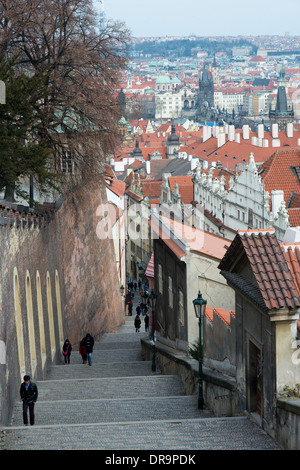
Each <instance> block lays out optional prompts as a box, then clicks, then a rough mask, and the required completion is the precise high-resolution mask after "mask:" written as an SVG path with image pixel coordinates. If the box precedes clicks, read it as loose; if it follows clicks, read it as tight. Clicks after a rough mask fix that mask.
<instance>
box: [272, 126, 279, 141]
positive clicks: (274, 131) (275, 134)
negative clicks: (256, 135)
mask: <svg viewBox="0 0 300 470" xmlns="http://www.w3.org/2000/svg"><path fill="white" fill-rule="evenodd" d="M272 137H273V139H277V138H278V124H272Z"/></svg>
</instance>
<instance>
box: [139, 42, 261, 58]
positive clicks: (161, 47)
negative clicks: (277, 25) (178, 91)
mask: <svg viewBox="0 0 300 470" xmlns="http://www.w3.org/2000/svg"><path fill="white" fill-rule="evenodd" d="M249 45H250V46H251V48H252V51H253V53H256V51H257V47H256V46H253V44H251V43H250V42H248V41H247V40H246V39H233V40H229V39H228V40H216V41H211V40H210V39H209V38H201V39H196V40H194V41H190V40H189V39H173V40H170V41H144V42H141V43H137V44H136V43H135V44H134V45H132V46H131V47H132V49H133V50H134V51H136V52H140V53H143V54H144V55H145V54H150V55H151V56H154V57H169V56H173V57H191V56H192V55H193V49H195V48H197V47H199V48H201V49H202V50H204V51H207V52H208V54H209V55H211V56H212V55H214V54H215V53H216V52H219V51H226V52H227V53H228V54H229V55H231V53H232V48H233V47H235V46H239V47H240V46H249Z"/></svg>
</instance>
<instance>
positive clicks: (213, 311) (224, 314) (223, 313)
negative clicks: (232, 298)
mask: <svg viewBox="0 0 300 470" xmlns="http://www.w3.org/2000/svg"><path fill="white" fill-rule="evenodd" d="M215 315H217V316H218V317H219V318H220V319H221V320H222V321H223V322H224V323H225V325H227V326H228V327H229V328H230V322H231V317H235V312H234V311H232V310H230V312H228V311H227V310H225V309H224V308H214V307H206V309H205V316H206V317H207V319H208V320H209V321H210V323H213V322H214V316H215Z"/></svg>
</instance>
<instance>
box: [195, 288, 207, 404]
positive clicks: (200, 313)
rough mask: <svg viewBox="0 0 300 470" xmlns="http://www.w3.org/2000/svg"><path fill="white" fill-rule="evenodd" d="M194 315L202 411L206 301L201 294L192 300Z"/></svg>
mask: <svg viewBox="0 0 300 470" xmlns="http://www.w3.org/2000/svg"><path fill="white" fill-rule="evenodd" d="M193 304H194V309H195V315H196V317H197V318H198V320H199V378H198V383H199V392H198V408H199V410H203V374H202V361H203V352H202V319H203V317H204V314H205V309H206V304H207V300H204V299H203V298H202V295H201V292H200V291H199V292H198V297H197V299H195V300H193Z"/></svg>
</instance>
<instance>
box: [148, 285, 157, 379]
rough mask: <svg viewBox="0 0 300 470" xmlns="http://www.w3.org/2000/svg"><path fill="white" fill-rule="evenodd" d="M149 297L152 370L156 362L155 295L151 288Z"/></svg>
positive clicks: (154, 368)
mask: <svg viewBox="0 0 300 470" xmlns="http://www.w3.org/2000/svg"><path fill="white" fill-rule="evenodd" d="M149 299H150V302H151V310H152V371H153V372H155V371H156V363H155V341H156V337H155V335H156V334H155V319H154V312H155V304H156V299H157V295H155V294H154V292H153V289H152V290H151V294H150V295H149Z"/></svg>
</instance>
